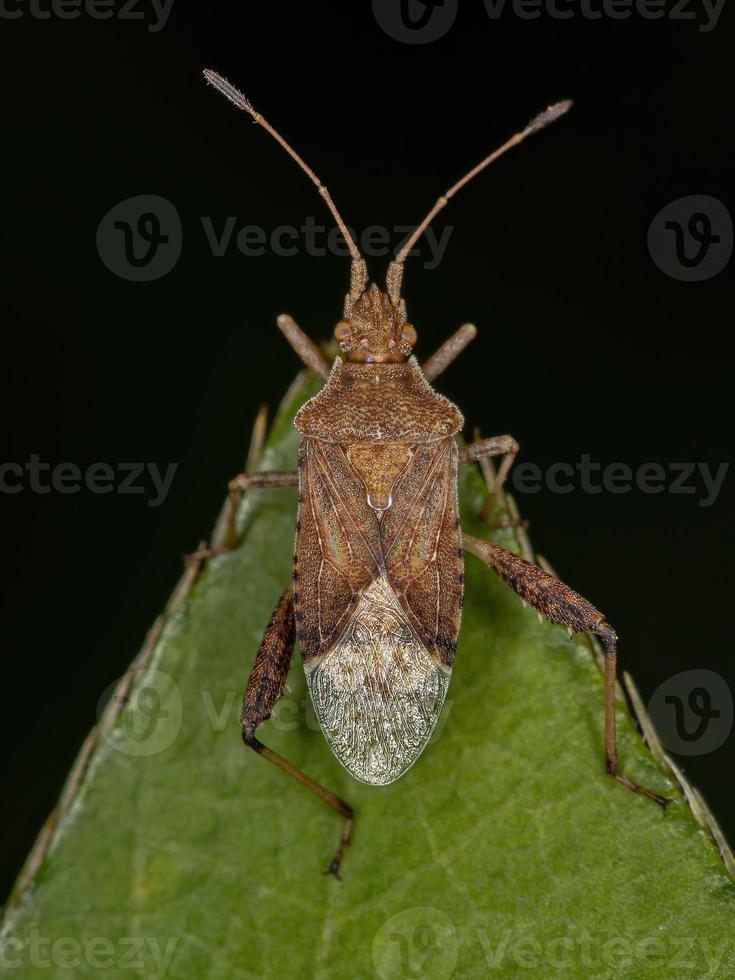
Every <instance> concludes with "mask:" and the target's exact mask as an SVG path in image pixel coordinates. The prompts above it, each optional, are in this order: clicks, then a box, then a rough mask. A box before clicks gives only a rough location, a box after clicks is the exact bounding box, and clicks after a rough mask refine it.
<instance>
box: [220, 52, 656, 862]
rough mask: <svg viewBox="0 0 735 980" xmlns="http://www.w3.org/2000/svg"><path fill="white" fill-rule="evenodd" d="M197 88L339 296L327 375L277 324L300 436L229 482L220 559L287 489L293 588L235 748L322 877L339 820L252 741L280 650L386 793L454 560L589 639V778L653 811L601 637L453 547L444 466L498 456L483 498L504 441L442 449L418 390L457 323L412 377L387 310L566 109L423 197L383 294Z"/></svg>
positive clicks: (427, 678)
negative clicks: (439, 225)
mask: <svg viewBox="0 0 735 980" xmlns="http://www.w3.org/2000/svg"><path fill="white" fill-rule="evenodd" d="M204 75H205V77H206V79H207V81H208V82H209V83H210V84H211V85H213V86H214V88H216V89H217V90H218V91H219V92H221V93H222V94H223V95H224V96H226V98H228V99H229V100H230V101H231V102H232V103H234V105H236V106H237V107H238V108H239V109H242V110H244V111H245V112H247V113H249V115H250V116H252V118H253V119H254V120H255V122H257V123H258V124H259V125H260V126H262V127H263V128H264V129H265V130H267V132H269V133H270V134H271V136H273V137H274V139H276V140H277V142H278V143H280V144H281V146H282V147H283V148H284V150H286V152H287V153H288V154H290V156H291V157H292V158H293V159H294V160H295V161H296V163H297V164H298V165H299V166H300V167H301V169H302V170H303V171H304V172H305V173H306V174H307V176H308V177H309V178H310V179H311V180H312V182H313V183H314V184H315V185H316V187H317V188H318V190H319V193H320V194H321V196H322V197H323V199H324V201H325V203H326V204H327V207H328V208H329V210H330V211H331V213H332V216H333V218H334V220H335V222H336V224H337V226H338V228H339V230H340V231H341V233H342V235H343V237H344V240H345V243H346V245H347V247H348V249H349V251H350V255H351V258H352V264H351V279H350V290H349V292H348V294H347V296H346V297H345V304H344V313H343V317H342V319H341V320H339V322H338V323H337V325H336V326H335V328H334V339H335V340H336V341H337V344H338V345H339V351H340V355H339V356H337V357H336V358H335V360H334V363H333V364H332V365H331V367H330V365H329V364H328V363H327V360H326V358H325V355H324V354H323V353H322V351H321V349H320V348H319V347H318V346H317V345H316V344H315V343H314V342H313V341H312V340H310V339H309V338H308V337H307V336H306V335H305V334H304V333H303V332H302V330H301V329H300V328H299V326H298V325H297V324H296V322H295V321H294V320H293V319H292V318H291V317H290V316H288V315H285V314H283V315H281V316H279V317H278V326H279V328H280V329H281V331H282V332H283V333H284V335H285V336H286V338H287V339H288V341H289V342H290V344H291V345H292V347H293V348H294V350H295V351H296V353H297V354H298V355H299V357H300V358H301V360H302V361H303V362H304V363H305V364H306V365H307V367H309V368H310V369H311V370H312V371H314V372H315V373H316V374H317V375H319V376H320V377H321V378H323V379H324V381H325V384H324V387H323V388H322V389H321V391H320V392H319V393H318V394H317V395H316V396H315V397H313V398H312V399H310V400H309V401H308V402H306V403H305V404H304V405H303V406H302V407H301V409H300V410H299V411H298V413H297V414H296V417H295V419H294V425H295V426H296V428H297V429H298V431H299V432H300V433H301V436H302V438H301V443H300V448H299V455H298V470H297V471H294V472H264V473H245V474H240V475H239V476H236V477H235V478H234V479H233V480H232V481H231V482H230V512H229V535H228V536H229V544H230V545H231V546H234V544H235V543H236V527H235V517H236V513H237V507H238V503H239V495H240V493H241V492H242V491H244V490H247V489H248V488H251V487H283V486H293V485H295V484H298V487H299V503H298V513H297V518H296V545H295V552H294V559H293V578H292V582H291V584H290V585H289V586H287V587H286V589H285V590H284V592H283V594H282V595H281V597H280V599H279V600H278V603H277V605H276V608H275V610H274V612H273V615H272V616H271V619H270V622H269V623H268V626H267V627H266V630H265V633H264V636H263V640H262V642H261V644H260V647H259V649H258V653H257V656H256V658H255V663H254V665H253V669H252V672H251V674H250V677H249V679H248V683H247V688H246V690H245V696H244V699H243V706H242V713H241V723H242V737H243V740H244V742H245V744H246V745H247V746H249V747H250V748H252V749H254V750H255V751H256V752H258V753H259V754H260V755H261V756H263V758H265V759H267V760H268V761H269V762H272V763H274V764H275V765H276V766H278V767H280V768H281V769H283V770H284V771H285V772H286V773H288V774H289V775H290V776H292V777H293V778H295V779H296V780H298V781H299V782H300V783H301V784H302V785H304V786H306V787H307V788H308V789H309V790H311V792H313V793H315V794H316V795H317V796H319V797H320V798H321V799H322V800H324V802H325V803H327V804H328V805H329V806H330V807H332V808H333V809H335V810H336V811H337V812H338V813H339V814H341V816H342V817H343V818H344V824H343V829H342V834H341V836H340V840H339V844H338V847H337V850H336V852H335V854H334V857H333V858H332V861H331V863H330V865H329V867H328V869H327V871H328V872H331V873H333V874H335V875H337V876H338V872H339V867H340V863H341V861H342V857H343V853H344V849H345V847H346V846H347V845H348V844H349V842H350V837H351V833H352V823H353V813H352V809H351V807H350V806H349V804H348V803H346V802H345V801H344V800H342V799H340V798H339V797H337V796H336V795H335V794H334V793H332V792H330V791H329V790H328V789H326V788H325V787H324V786H321V785H320V784H318V783H316V782H315V781H314V780H312V779H311V778H310V777H309V776H307V775H306V774H305V773H303V772H301V771H300V770H299V769H297V768H296V767H295V766H294V765H293V764H292V763H290V762H289V761H288V760H287V759H285V758H284V757H283V756H281V755H279V754H277V753H276V752H274V751H272V750H271V749H269V748H268V747H267V746H265V745H263V744H262V742H260V741H259V740H258V739H257V738H256V735H255V732H256V730H257V728H258V726H259V725H260V724H261V723H262V722H264V721H265V720H266V719H267V718H269V716H270V714H271V711H272V709H273V707H274V705H275V703H276V701H277V700H278V698H279V697H280V695H281V694H282V693H283V690H284V687H285V684H286V677H287V674H288V671H289V667H290V663H291V657H292V653H293V646H294V639H295V638H297V639H298V641H299V649H300V651H301V657H302V662H303V667H304V672H305V675H306V681H307V686H308V688H309V692H310V695H311V699H312V702H313V705H314V710H315V713H316V716H317V719H318V720H319V723H320V727H321V729H322V732H323V733H324V736H325V738H326V739H327V741H328V743H329V745H330V747H331V749H332V751H333V752H334V754H335V755H336V757H337V759H338V760H339V761H340V762H341V763H342V765H343V766H344V767H345V768H346V769H347V770H348V771H349V772H350V773H351V774H352V775H353V776H354V777H355V778H356V779H358V780H361V781H362V782H365V783H369V784H372V785H386V784H388V783H391V782H393V781H394V780H396V779H398V778H399V776H401V775H402V774H403V773H405V772H406V770H407V769H408V768H409V767H410V766H411V765H413V763H414V762H415V761H416V760H417V758H418V757H419V755H420V754H421V752H422V751H423V749H424V748H425V747H426V744H427V742H428V741H429V738H430V736H431V733H432V731H433V729H434V726H435V724H436V721H437V719H438V717H439V714H440V712H441V708H442V705H443V703H444V698H445V696H446V692H447V688H448V685H449V679H450V675H451V671H452V664H453V660H454V653H455V650H456V647H457V636H458V634H459V626H460V616H461V607H462V593H463V582H464V564H463V556H464V551H468V552H469V553H470V554H473V555H475V556H477V557H478V558H480V559H481V560H482V561H484V562H485V563H486V564H487V565H488V566H489V567H490V568H491V569H493V571H494V572H496V573H497V574H498V575H499V576H500V578H501V579H502V580H503V581H504V582H505V583H506V584H507V585H509V586H510V588H511V589H513V590H514V591H515V592H516V593H517V594H518V595H519V596H520V597H521V598H522V599H523V600H524V601H525V602H527V603H529V604H530V605H532V606H534V607H535V609H536V610H537V611H538V612H539V613H540V614H541V615H542V616H544V617H546V618H547V619H549V620H551V621H552V622H554V623H560V624H562V625H564V626H566V627H567V628H568V630H569V632H570V633H573V632H580V631H589V632H592V633H594V634H596V635H597V636H599V637H600V639H601V641H602V644H603V648H604V652H605V685H604V689H605V762H606V766H607V772H608V773H609V774H610V775H611V776H612V777H613V778H614V779H615V780H617V782H618V783H620V784H621V785H622V786H624V787H626V788H627V789H629V790H632V791H634V792H636V793H639V794H640V795H642V796H645V797H647V798H648V799H650V800H653V801H655V802H656V803H658V804H660V805H661V806H662V807H665V805H666V804H667V802H668V800H666V799H665V798H663V797H661V796H658V795H657V794H656V793H653V792H652V791H651V790H648V789H646V788H645V787H643V786H639V785H638V784H637V783H634V782H633V781H632V780H631V779H629V778H628V777H627V776H625V775H623V774H622V773H621V772H620V771H619V769H618V762H617V744H616V730H615V689H616V658H617V637H616V634H615V631H614V630H613V628H612V627H611V626H610V625H609V624H608V623H607V622H606V621H605V618H604V617H603V615H602V613H600V612H598V611H597V609H595V608H594V606H592V605H591V603H589V602H588V601H587V600H586V599H584V598H582V596H580V595H578V594H577V593H576V592H573V591H572V590H571V589H570V588H569V587H568V586H566V585H564V584H563V583H562V582H560V581H559V580H558V579H556V578H554V577H553V576H552V575H550V574H548V573H547V572H545V571H544V570H543V569H541V568H540V567H539V566H538V565H535V564H533V563H532V562H529V561H526V560H525V559H523V558H520V557H518V556H517V555H515V554H513V553H512V552H509V551H506V550H505V549H503V548H501V547H499V546H498V545H496V544H493V543H491V542H489V541H484V540H481V539H479V538H475V537H472V536H470V535H468V534H463V532H462V529H461V527H460V521H459V515H458V505H457V467H458V465H459V464H463V463H468V462H473V461H476V460H479V459H481V458H482V457H488V456H502V457H503V460H502V462H501V465H500V467H499V468H498V473H497V478H496V482H495V485H494V487H493V491H492V493H491V495H490V500H491V501H492V500H493V499H494V496H495V495H496V494H497V493H498V492H499V490H500V489H501V487H502V484H503V481H504V480H505V477H506V475H507V473H508V470H509V468H510V466H511V465H512V462H513V459H514V457H515V455H516V453H517V452H518V444H517V443H516V442H515V440H514V439H513V438H511V437H510V436H507V435H504V436H496V437H494V438H490V439H483V440H480V441H476V442H473V443H470V444H468V445H466V446H464V447H463V448H461V449H460V448H459V447H458V444H457V441H456V436H457V434H458V433H459V431H460V429H461V428H462V426H463V424H464V419H463V417H462V415H461V413H460V411H459V410H458V409H457V408H456V407H455V406H454V405H453V404H452V403H451V402H449V401H448V400H447V399H446V398H444V397H443V396H442V395H439V394H437V393H436V392H435V391H434V390H433V389H432V387H431V385H430V382H433V381H434V380H435V379H436V378H437V377H438V376H439V374H441V372H442V371H443V370H444V369H445V368H446V367H447V366H448V365H449V364H450V363H451V362H452V361H453V360H454V359H455V358H456V357H457V356H458V354H459V353H460V352H461V351H462V350H463V349H464V348H465V347H466V346H467V344H468V343H469V342H470V341H471V340H472V339H473V338H474V336H475V334H476V330H475V327H474V326H472V324H464V326H462V327H460V328H459V330H458V331H457V332H456V333H455V334H454V335H453V336H452V337H450V338H449V340H447V341H446V342H445V343H444V344H443V345H442V346H441V347H440V348H439V350H438V351H436V353H435V354H434V355H433V356H432V357H430V358H429V360H428V361H426V362H425V364H424V365H423V367H420V366H419V364H418V362H417V360H416V358H415V357H414V356H412V348H413V346H414V344H415V342H416V339H417V334H416V330H415V329H414V327H413V326H412V325H411V324H410V323H409V322H408V321H407V318H406V306H405V302H404V300H403V298H402V296H401V282H402V276H403V265H404V261H405V259H406V257H407V256H408V254H409V253H410V251H411V249H412V248H413V246H414V244H415V243H416V241H417V240H418V239H419V238H420V237H421V235H422V234H423V233H424V231H425V230H426V228H427V227H428V225H429V223H430V222H431V221H432V220H433V219H434V217H435V216H436V215H437V214H438V213H439V211H441V210H442V208H444V207H445V206H446V205H447V203H448V202H449V200H450V199H451V198H452V197H453V196H454V194H456V193H457V191H458V190H460V189H461V188H462V187H463V186H464V185H465V184H466V183H468V182H469V181H470V180H472V178H473V177H475V176H476V175H477V174H478V173H480V171H482V170H484V169H485V168H486V167H487V166H489V165H490V164H491V163H492V162H493V161H494V160H496V159H497V158H498V157H499V156H501V155H502V154H503V153H505V152H506V151H507V150H509V149H511V148H512V147H514V146H517V145H518V144H519V143H520V142H521V141H522V140H524V139H525V138H526V137H527V136H530V135H531V134H532V133H536V132H538V131H539V130H540V129H542V128H543V127H544V126H547V125H548V124H549V123H551V122H553V121H554V120H556V119H558V118H559V117H560V116H562V115H563V114H564V113H566V112H567V110H568V109H569V108H570V106H571V102H569V101H564V102H558V103H556V104H555V105H552V106H550V107H549V108H548V109H546V110H545V111H544V112H542V113H540V114H539V115H538V116H536V117H535V118H534V119H533V120H532V121H531V122H530V123H529V124H528V125H527V126H526V127H525V129H523V130H521V131H520V132H518V133H516V134H515V135H514V136H512V137H511V138H510V139H509V140H508V141H507V142H506V143H504V144H503V145H502V146H501V147H499V148H498V149H497V150H495V151H494V152H493V153H491V154H490V155H489V156H487V157H485V158H484V159H483V160H482V161H480V163H478V164H477V166H475V167H474V168H473V169H472V170H470V171H469V173H467V174H466V175H465V176H464V177H462V179H461V180H459V181H458V182H457V183H456V184H454V185H453V186H452V187H451V188H450V189H449V190H448V191H447V192H446V193H445V194H443V195H442V196H441V197H439V198H438V200H437V201H436V203H435V204H434V206H433V207H432V208H431V210H430V211H429V213H428V214H427V216H426V217H425V218H424V220H423V221H422V222H421V223H420V224H419V225H418V226H417V227H416V229H415V230H414V231H413V233H412V234H411V235H410V236H409V238H408V239H407V240H406V241H405V243H404V244H403V245H402V247H401V249H400V250H399V251H398V253H397V254H396V256H395V257H394V259H393V260H392V262H391V263H390V265H389V267H388V272H387V277H386V289H385V291H383V290H381V289H379V288H378V286H376V285H375V283H373V284H370V285H368V281H367V269H366V266H365V262H364V260H363V258H362V256H361V254H360V252H359V250H358V248H357V245H356V243H355V241H354V239H353V238H352V236H351V234H350V232H349V231H348V229H347V227H346V225H345V223H344V221H343V220H342V218H341V216H340V214H339V212H338V211H337V209H336V207H335V205H334V202H333V201H332V198H331V196H330V194H329V191H328V190H327V188H326V187H325V186H324V185H323V184H322V183H321V181H320V180H319V178H318V177H317V176H316V174H315V173H314V172H313V171H312V170H311V169H310V168H309V167H308V166H307V164H306V163H305V162H304V161H303V160H302V159H301V157H300V156H299V155H298V154H297V153H296V152H295V151H294V150H293V149H292V147H291V146H290V145H289V144H288V143H287V142H286V140H285V139H284V138H283V137H282V136H281V135H280V134H279V133H278V132H277V131H276V130H275V129H273V127H272V126H271V125H270V123H269V122H267V120H266V119H264V118H263V116H261V115H260V114H259V113H258V112H256V111H255V109H254V108H253V106H252V105H251V104H250V102H249V101H248V100H247V99H246V98H245V97H244V96H243V95H242V94H241V93H240V92H239V91H238V90H237V89H236V88H234V87H233V86H232V85H231V84H230V83H229V82H227V81H226V80H225V79H223V78H222V77H221V76H219V75H218V74H216V73H215V72H213V71H205V72H204ZM489 509H490V508H489V507H488V506H486V507H485V508H484V513H486V514H487V513H489Z"/></svg>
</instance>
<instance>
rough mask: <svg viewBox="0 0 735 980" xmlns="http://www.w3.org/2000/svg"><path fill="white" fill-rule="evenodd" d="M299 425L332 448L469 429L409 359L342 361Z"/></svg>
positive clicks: (426, 438)
mask: <svg viewBox="0 0 735 980" xmlns="http://www.w3.org/2000/svg"><path fill="white" fill-rule="evenodd" d="M294 425H295V426H296V428H297V429H298V430H299V432H301V433H303V434H304V435H305V436H310V437H312V438H316V439H320V440H323V441H325V442H331V443H349V442H363V443H364V442H402V443H404V444H408V445H411V444H415V443H426V442H435V441H439V440H442V439H446V438H447V437H448V436H453V435H454V434H455V433H457V432H459V430H460V429H461V428H462V426H463V425H464V418H463V416H462V413H461V412H460V411H459V409H458V408H457V407H456V406H455V405H453V404H452V403H451V402H450V401H449V400H448V399H446V398H444V397H443V396H442V395H439V394H437V393H436V392H435V391H434V390H433V389H432V388H431V386H430V385H429V383H428V382H427V380H426V378H425V377H424V376H423V374H422V372H421V368H420V367H419V366H418V364H417V363H416V359H415V358H413V357H412V358H410V360H408V361H404V362H402V363H400V364H351V363H343V362H342V360H341V359H340V358H337V359H336V361H335V362H334V367H333V368H332V373H331V374H330V376H329V380H328V382H327V384H326V385H325V386H324V388H323V389H322V390H321V391H320V392H319V394H318V395H315V396H314V398H311V399H310V400H309V401H308V402H306V404H305V405H303V406H302V407H301V408H300V409H299V411H298V413H297V414H296V418H295V419H294Z"/></svg>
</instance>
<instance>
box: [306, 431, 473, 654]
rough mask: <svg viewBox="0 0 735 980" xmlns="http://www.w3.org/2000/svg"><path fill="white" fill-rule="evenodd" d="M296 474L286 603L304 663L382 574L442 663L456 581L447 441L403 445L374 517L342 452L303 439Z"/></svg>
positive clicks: (452, 628) (452, 626) (452, 465)
mask: <svg viewBox="0 0 735 980" xmlns="http://www.w3.org/2000/svg"><path fill="white" fill-rule="evenodd" d="M376 448H377V447H376ZM377 464H378V460H377V459H376V465H377ZM299 474H300V494H299V513H298V520H297V535H296V554H295V558H294V607H295V615H296V628H297V636H298V639H299V646H300V648H301V652H302V656H303V657H304V660H305V661H308V660H310V659H311V658H313V657H315V656H318V655H320V654H323V653H326V652H327V650H329V649H330V647H331V646H332V645H333V644H334V642H335V641H336V640H337V639H338V638H339V636H340V635H341V633H342V632H343V631H344V629H345V627H346V626H347V624H348V622H349V617H350V615H351V612H352V611H353V610H354V608H355V605H356V603H357V599H358V596H359V595H360V594H361V593H362V592H363V591H364V590H365V589H366V588H367V587H368V586H369V585H370V584H371V583H372V582H374V581H375V580H376V579H377V578H378V577H379V576H380V574H381V571H382V570H383V569H385V571H386V575H387V578H388V580H389V582H390V584H391V585H392V587H393V589H394V591H395V593H396V595H397V597H398V599H399V601H400V602H401V605H402V606H403V608H404V609H405V611H406V613H407V614H408V616H409V618H410V621H411V623H412V625H413V628H414V629H415V630H416V632H417V634H418V636H419V637H420V638H421V640H422V642H423V643H424V644H425V646H426V649H427V650H428V651H429V652H430V653H431V654H433V655H434V656H435V657H436V658H437V659H438V660H439V662H440V663H442V664H444V665H445V666H451V663H452V658H453V655H454V650H455V648H456V641H457V634H458V632H459V622H460V614H461V604H462V578H463V575H462V569H463V563H462V549H461V544H460V531H459V522H458V514H457V490H456V474H457V448H456V444H455V442H454V439H453V438H451V437H450V438H446V439H440V440H436V441H433V442H429V443H422V444H419V445H417V446H414V447H412V449H411V456H410V460H409V462H408V463H407V465H406V466H405V468H404V469H403V471H402V473H401V474H400V475H399V476H398V477H397V479H396V482H395V485H394V486H393V490H392V494H391V497H392V505H391V506H390V507H389V508H388V509H387V510H386V511H385V512H384V514H383V517H382V520H379V519H378V515H377V514H376V512H375V511H374V510H373V509H372V508H371V507H370V506H369V505H368V500H367V488H366V486H365V483H364V482H363V480H362V479H361V478H360V476H359V474H358V472H357V470H356V469H355V467H354V466H353V465H351V463H350V460H349V458H348V454H347V451H346V450H345V448H344V447H342V446H340V445H338V444H335V443H325V442H322V441H321V440H319V439H310V438H308V437H307V438H305V439H304V440H303V441H302V444H301V449H300V454H299Z"/></svg>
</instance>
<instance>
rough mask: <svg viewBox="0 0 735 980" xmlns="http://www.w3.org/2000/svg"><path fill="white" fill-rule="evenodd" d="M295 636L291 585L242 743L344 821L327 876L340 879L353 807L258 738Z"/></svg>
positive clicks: (247, 707) (261, 652)
mask: <svg viewBox="0 0 735 980" xmlns="http://www.w3.org/2000/svg"><path fill="white" fill-rule="evenodd" d="M295 632H296V624H295V621H294V609H293V597H292V594H291V586H290V585H289V586H288V587H287V588H286V590H285V591H284V593H283V595H282V596H281V598H280V599H279V600H278V604H277V605H276V608H275V609H274V610H273V615H272V616H271V618H270V622H269V623H268V625H267V626H266V629H265V633H264V634H263V639H262V641H261V644H260V647H259V648H258V653H257V656H256V658H255V663H254V664H253V669H252V671H251V672H250V677H249V678H248V683H247V687H246V688H245V696H244V698H243V702H242V711H241V713H240V722H241V724H242V739H243V742H244V743H245V745H247V746H248V748H251V749H253V750H254V751H255V752H257V753H258V755H260V756H262V757H263V758H264V759H267V760H268V761H269V762H272V763H273V764H274V765H276V766H278V767H279V769H282V770H283V771H284V772H286V773H288V775H289V776H293V778H294V779H296V780H297V781H298V782H300V783H301V784H302V786H305V787H306V788H307V789H309V790H311V792H312V793H314V794H315V795H316V796H318V797H319V799H321V800H324V802H325V803H326V804H327V805H328V806H331V807H332V809H334V810H336V811H337V813H339V814H340V816H342V817H343V818H344V825H343V828H342V833H341V835H340V839H339V844H338V845H337V850H336V851H335V854H334V857H333V858H332V860H331V862H330V864H329V867H328V868H327V871H326V872H325V873H329V874H333V875H335V876H336V877H337V878H339V866H340V863H341V861H342V856H343V853H344V849H345V847H347V845H348V844H349V843H350V838H351V836H352V820H353V817H352V807H350V805H349V804H348V803H345V801H344V800H341V799H340V798H339V797H338V796H335V794H334V793H332V792H330V791H329V790H328V789H326V788H325V787H324V786H321V785H320V784H319V783H316V782H314V780H313V779H310V778H309V776H307V775H306V773H303V772H301V770H300V769H297V768H296V766H294V765H293V764H292V763H291V762H289V761H288V759H285V758H284V757H283V756H282V755H279V754H278V753H277V752H274V751H273V750H272V749H269V748H268V746H266V745H263V743H262V742H260V741H258V739H257V738H256V737H255V730H256V728H257V727H258V726H259V725H260V724H261V723H262V722H264V721H266V720H267V719H268V718H269V717H270V714H271V711H272V710H273V706H274V705H275V703H276V701H277V700H278V698H279V697H280V696H281V694H282V693H283V689H284V687H285V685H286V678H287V676H288V670H289V666H290V664H291V656H292V654H293V645H294V636H295Z"/></svg>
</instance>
